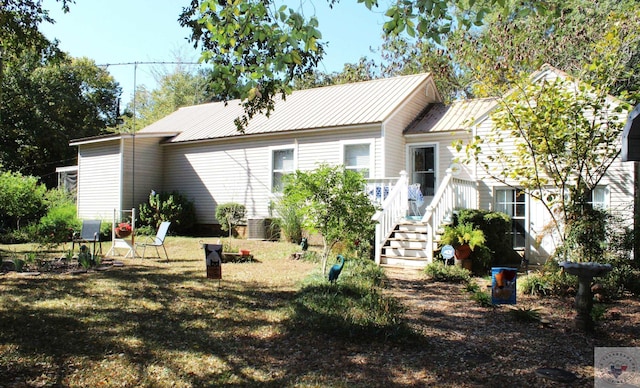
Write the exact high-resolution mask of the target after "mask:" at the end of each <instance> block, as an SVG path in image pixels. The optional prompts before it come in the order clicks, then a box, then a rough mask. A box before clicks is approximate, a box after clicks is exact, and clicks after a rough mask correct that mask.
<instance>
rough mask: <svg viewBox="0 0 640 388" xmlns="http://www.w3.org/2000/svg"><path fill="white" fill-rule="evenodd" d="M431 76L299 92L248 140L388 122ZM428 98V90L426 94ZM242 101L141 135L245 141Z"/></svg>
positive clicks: (195, 111)
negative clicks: (240, 120) (173, 134)
mask: <svg viewBox="0 0 640 388" xmlns="http://www.w3.org/2000/svg"><path fill="white" fill-rule="evenodd" d="M429 78H430V75H429V74H428V73H425V74H417V75H408V76H401V77H394V78H383V79H376V80H372V81H364V82H356V83H351V84H343V85H334V86H326V87H320V88H314V89H306V90H299V91H295V92H293V93H291V94H290V95H288V96H287V97H286V100H283V99H282V98H281V97H279V96H278V97H277V98H276V102H275V109H274V110H273V111H272V112H271V115H270V117H268V118H267V117H266V116H264V115H262V114H261V115H257V116H254V118H253V119H252V120H250V121H249V125H248V126H247V128H246V129H245V132H244V133H245V134H263V133H276V132H283V131H292V130H303V129H318V128H332V127H339V126H349V125H361V124H371V123H380V122H383V121H384V120H385V119H386V118H387V117H388V116H389V115H390V114H391V113H392V112H393V111H394V110H395V109H397V108H398V107H399V106H400V104H402V103H403V102H404V101H405V100H406V99H407V98H408V97H409V96H410V95H411V94H412V93H413V92H415V91H416V89H417V88H421V87H424V86H426V82H427V81H428V80H429ZM424 92H425V93H426V89H425V91H424ZM243 112H244V111H243V108H242V106H241V104H240V101H239V100H233V101H229V102H228V103H227V104H225V103H224V102H214V103H209V104H202V105H195V106H189V107H184V108H180V109H178V110H177V111H176V112H174V113H172V114H170V115H168V116H166V117H165V118H163V119H161V120H158V121H157V122H155V123H153V124H151V125H149V126H147V127H145V128H144V129H142V130H141V131H140V132H141V133H145V132H151V133H164V132H180V134H178V135H177V136H176V137H174V138H173V139H171V140H170V142H172V143H177V142H187V141H195V140H204V139H214V138H223V137H230V136H238V135H241V133H240V132H238V131H237V129H236V126H235V124H234V123H233V120H234V119H235V118H237V117H239V116H240V115H242V113H243Z"/></svg>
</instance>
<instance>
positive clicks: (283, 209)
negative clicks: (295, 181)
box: [273, 199, 302, 244]
mask: <svg viewBox="0 0 640 388" xmlns="http://www.w3.org/2000/svg"><path fill="white" fill-rule="evenodd" d="M273 206H274V209H275V211H276V214H277V215H278V218H276V219H274V222H275V224H277V225H278V227H279V228H280V230H281V231H282V232H283V233H284V236H285V239H286V241H289V242H292V243H295V244H299V243H300V241H301V240H302V214H301V213H300V207H298V206H295V205H294V204H291V203H290V202H287V201H284V200H283V199H280V200H278V201H276V202H274V203H273Z"/></svg>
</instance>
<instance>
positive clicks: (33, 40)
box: [0, 0, 73, 102]
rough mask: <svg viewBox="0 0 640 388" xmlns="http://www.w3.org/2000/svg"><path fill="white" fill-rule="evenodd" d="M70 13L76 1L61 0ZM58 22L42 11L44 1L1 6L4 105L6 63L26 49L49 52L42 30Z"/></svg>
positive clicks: (9, 1)
mask: <svg viewBox="0 0 640 388" xmlns="http://www.w3.org/2000/svg"><path fill="white" fill-rule="evenodd" d="M57 1H59V2H61V3H62V9H63V10H64V11H65V12H68V11H69V4H71V3H73V0H57ZM43 21H44V22H49V23H54V20H53V19H51V17H49V14H48V13H47V11H46V10H45V9H43V8H42V0H3V1H2V3H1V6H0V102H1V101H2V77H3V68H4V64H3V61H7V60H9V61H10V60H11V59H12V58H13V57H14V56H18V55H19V54H20V52H21V51H22V50H23V49H25V48H32V49H33V48H35V49H36V50H38V51H41V52H42V51H45V50H48V49H49V48H50V43H49V41H47V39H45V37H44V36H43V35H42V34H41V33H40V31H38V26H39V25H40V23H42V22H43Z"/></svg>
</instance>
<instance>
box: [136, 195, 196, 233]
mask: <svg viewBox="0 0 640 388" xmlns="http://www.w3.org/2000/svg"><path fill="white" fill-rule="evenodd" d="M139 218H140V221H141V226H144V225H148V226H151V227H152V228H153V229H154V230H158V228H159V227H160V224H161V223H162V222H163V221H171V231H172V232H174V233H176V234H186V233H188V232H189V231H190V230H191V228H192V227H193V226H194V225H195V222H196V212H195V207H194V205H193V202H191V201H189V200H188V199H187V197H185V196H184V195H182V194H180V193H178V192H177V191H173V192H171V193H156V192H155V191H152V192H151V193H150V194H149V202H148V203H143V204H140V207H139Z"/></svg>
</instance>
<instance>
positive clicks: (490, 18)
mask: <svg viewBox="0 0 640 388" xmlns="http://www.w3.org/2000/svg"><path fill="white" fill-rule="evenodd" d="M512 3H514V2H513V1H512ZM553 7H554V8H555V13H554V14H555V15H557V17H553V18H550V17H548V16H549V15H548V14H541V13H535V12H533V13H528V14H526V15H525V16H522V15H517V17H516V15H514V14H505V13H504V12H502V11H500V10H497V9H496V10H492V11H491V12H490V13H488V14H487V15H486V16H485V18H484V20H485V24H484V25H483V26H482V27H481V28H478V29H473V30H456V31H452V33H451V34H449V35H447V37H446V40H445V42H444V45H445V46H446V55H448V56H449V57H450V58H451V59H452V61H453V63H454V66H455V68H456V69H458V71H459V72H460V73H462V74H463V75H464V77H466V78H468V79H467V80H466V82H465V83H464V85H463V86H466V87H469V88H470V91H471V93H472V94H475V95H477V96H480V97H484V96H499V95H501V94H502V93H504V92H505V91H507V90H509V89H510V88H511V87H512V86H513V84H512V83H513V81H514V80H515V79H516V78H523V77H524V78H526V77H528V75H529V74H531V73H532V72H533V71H535V70H537V69H539V68H540V67H541V66H542V65H543V64H545V63H549V64H551V65H553V66H554V67H556V68H558V69H562V70H563V71H565V72H567V73H569V74H571V75H573V76H576V77H577V76H580V77H589V76H588V75H585V74H584V72H583V69H584V66H585V65H587V64H590V63H592V62H593V59H594V45H595V44H596V42H604V41H606V35H607V34H610V33H611V31H612V29H616V30H617V34H620V35H621V36H623V35H627V34H634V33H635V30H636V29H637V25H638V23H640V18H639V13H638V12H637V2H636V1H632V0H623V1H619V0H603V1H598V2H597V3H595V4H594V2H593V1H590V0H567V1H562V2H555V3H554V5H553ZM620 42H622V41H620ZM626 42H628V43H630V45H627V46H624V47H622V46H620V47H609V51H610V52H611V53H612V54H614V55H615V56H617V57H618V58H619V60H620V61H622V62H623V63H624V66H623V68H625V69H626V70H625V73H626V74H624V75H622V74H616V75H615V77H616V82H615V83H613V84H611V85H610V86H611V88H610V93H612V94H613V95H619V94H620V92H621V91H623V90H635V89H637V88H638V77H639V76H638V70H640V68H639V66H640V62H639V61H638V59H639V58H640V57H639V55H640V54H639V52H638V46H637V45H635V46H634V45H633V40H628V39H626ZM609 43H611V41H609ZM583 79H584V78H583ZM584 80H585V81H589V82H590V83H592V84H594V85H598V84H599V82H600V81H599V80H597V79H594V78H590V77H589V78H587V79H584ZM605 82H606V81H605Z"/></svg>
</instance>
